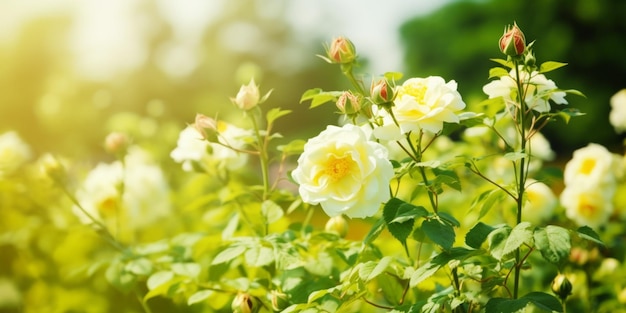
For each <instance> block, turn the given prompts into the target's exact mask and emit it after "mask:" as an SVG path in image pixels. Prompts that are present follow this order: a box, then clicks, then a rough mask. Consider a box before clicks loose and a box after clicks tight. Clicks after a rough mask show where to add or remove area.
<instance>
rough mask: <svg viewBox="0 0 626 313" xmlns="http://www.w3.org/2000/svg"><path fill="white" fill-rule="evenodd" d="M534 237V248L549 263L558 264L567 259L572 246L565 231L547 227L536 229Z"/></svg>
mask: <svg viewBox="0 0 626 313" xmlns="http://www.w3.org/2000/svg"><path fill="white" fill-rule="evenodd" d="M534 237H535V246H536V247H537V249H538V250H539V252H541V255H542V256H543V258H544V259H546V260H548V261H549V262H552V263H555V264H558V263H560V262H561V260H565V259H567V258H568V257H569V255H570V250H571V248H572V245H571V242H570V236H569V232H568V231H567V229H565V228H563V227H560V226H554V225H548V226H546V227H545V228H539V229H537V230H536V231H535V234H534Z"/></svg>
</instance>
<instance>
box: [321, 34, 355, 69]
mask: <svg viewBox="0 0 626 313" xmlns="http://www.w3.org/2000/svg"><path fill="white" fill-rule="evenodd" d="M326 52H327V54H328V58H329V59H330V60H331V61H332V62H333V63H339V64H343V63H351V62H353V61H354V60H355V59H356V48H355V47H354V44H353V43H352V41H350V40H348V39H347V38H345V37H337V38H335V39H333V42H332V43H331V44H330V48H329V49H328V51H326Z"/></svg>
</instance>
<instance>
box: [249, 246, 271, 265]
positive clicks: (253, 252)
mask: <svg viewBox="0 0 626 313" xmlns="http://www.w3.org/2000/svg"><path fill="white" fill-rule="evenodd" d="M244 258H245V260H246V263H248V265H251V266H258V267H261V266H265V265H269V264H270V263H272V262H274V250H273V249H272V248H269V247H266V246H262V245H257V246H253V247H249V248H248V250H246V252H245V253H244Z"/></svg>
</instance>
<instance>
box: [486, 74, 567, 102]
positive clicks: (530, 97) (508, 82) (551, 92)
mask: <svg viewBox="0 0 626 313" xmlns="http://www.w3.org/2000/svg"><path fill="white" fill-rule="evenodd" d="M519 74H520V79H521V80H522V82H523V83H524V84H525V86H527V89H526V98H525V99H524V101H525V102H526V105H527V106H528V108H530V109H533V110H535V111H537V112H549V111H550V102H549V101H550V100H552V101H554V102H555V103H557V104H567V100H565V92H563V91H557V90H558V88H557V86H556V84H555V83H554V81H552V80H550V79H547V78H546V76H545V75H543V74H539V73H538V72H537V71H533V72H532V73H531V74H530V76H529V75H528V73H527V72H526V71H523V70H522V69H521V67H520V71H519ZM483 92H484V93H485V94H487V95H488V96H489V99H492V98H497V97H503V98H504V100H505V101H506V102H507V103H511V102H513V99H514V98H513V97H512V96H511V95H515V96H517V83H516V82H515V70H511V71H510V72H509V75H507V76H502V77H500V79H498V80H494V81H491V82H489V83H487V84H486V85H485V86H483ZM515 102H516V101H515Z"/></svg>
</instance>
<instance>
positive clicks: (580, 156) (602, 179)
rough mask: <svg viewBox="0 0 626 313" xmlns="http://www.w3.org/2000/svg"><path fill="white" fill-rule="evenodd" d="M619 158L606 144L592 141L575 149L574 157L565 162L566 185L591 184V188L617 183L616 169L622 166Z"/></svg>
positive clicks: (564, 178)
mask: <svg viewBox="0 0 626 313" xmlns="http://www.w3.org/2000/svg"><path fill="white" fill-rule="evenodd" d="M617 159H618V158H616V157H615V155H614V154H613V153H611V152H610V151H609V150H607V149H606V148H605V147H604V146H602V145H599V144H595V143H590V144H589V145H587V146H586V147H583V148H580V149H578V150H576V151H574V154H573V156H572V159H571V160H570V161H569V162H567V164H565V169H564V172H563V180H564V182H565V185H566V186H573V185H580V186H589V187H590V188H595V187H596V186H600V185H603V186H604V185H615V181H616V177H615V174H614V170H615V169H616V168H617V167H619V166H620V164H618V163H619V162H618V161H617Z"/></svg>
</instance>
